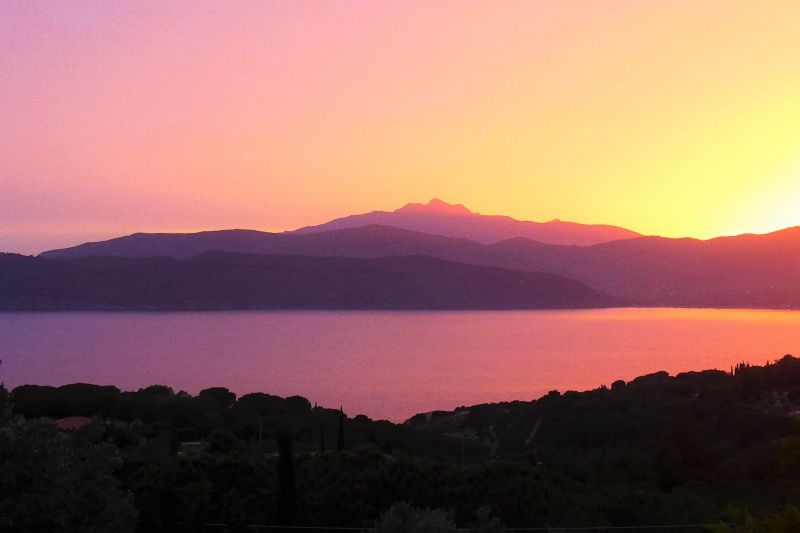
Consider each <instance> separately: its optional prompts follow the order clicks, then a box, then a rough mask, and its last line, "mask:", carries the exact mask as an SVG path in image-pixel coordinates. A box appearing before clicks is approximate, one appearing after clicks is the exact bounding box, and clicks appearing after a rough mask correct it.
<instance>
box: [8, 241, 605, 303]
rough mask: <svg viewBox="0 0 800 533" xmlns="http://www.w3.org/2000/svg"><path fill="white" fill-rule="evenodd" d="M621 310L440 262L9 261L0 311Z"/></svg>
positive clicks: (573, 288)
mask: <svg viewBox="0 0 800 533" xmlns="http://www.w3.org/2000/svg"><path fill="white" fill-rule="evenodd" d="M618 303H619V301H618V300H615V299H613V298H610V297H608V296H606V295H604V294H601V293H599V292H597V291H595V290H593V289H590V288H589V287H587V286H585V285H584V284H582V283H579V282H576V281H572V280H568V279H566V278H563V277H561V276H557V275H554V274H542V273H536V272H513V271H509V270H504V269H501V268H495V267H485V266H476V265H466V264H460V263H453V262H450V261H444V260H441V259H436V258H433V257H423V256H408V257H384V258H377V259H353V258H345V257H307V256H269V255H254V254H236V253H223V252H207V253H205V254H201V255H199V256H197V257H193V258H191V259H185V260H178V259H172V258H168V257H148V258H127V257H87V258H79V259H71V260H67V259H43V258H34V257H26V256H21V255H11V254H0V310H225V309H553V308H557V309H561V308H587V307H609V306H613V305H615V304H618Z"/></svg>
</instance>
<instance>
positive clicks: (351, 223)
mask: <svg viewBox="0 0 800 533" xmlns="http://www.w3.org/2000/svg"><path fill="white" fill-rule="evenodd" d="M371 225H380V226H392V227H395V228H402V229H407V230H411V231H418V232H420V233H430V234H434V235H443V236H445V237H456V238H463V239H470V240H473V241H476V242H479V243H482V244H492V243H496V242H500V241H504V240H507V239H513V238H515V237H524V238H526V239H531V240H533V241H537V242H542V243H546V244H564V245H570V244H575V245H580V246H585V245H589V244H598V243H601V242H608V241H616V240H619V239H630V238H633V237H640V235H639V234H638V233H636V232H634V231H631V230H628V229H624V228H619V227H617V226H608V225H600V224H578V223H576V222H564V221H562V220H551V221H549V222H531V221H522V220H516V219H514V218H511V217H507V216H501V215H481V214H480V213H475V212H472V211H470V210H469V209H467V208H466V207H464V206H463V205H461V204H448V203H447V202H443V201H442V200H439V199H433V200H431V201H430V202H428V203H427V204H417V203H410V204H406V205H405V206H403V207H401V208H400V209H396V210H394V211H372V212H371V213H365V214H361V215H351V216H348V217H343V218H337V219H335V220H331V221H330V222H326V223H324V224H320V225H318V226H309V227H306V228H300V229H298V230H295V233H301V234H302V233H321V232H327V231H333V230H340V229H349V228H360V227H363V226H371Z"/></svg>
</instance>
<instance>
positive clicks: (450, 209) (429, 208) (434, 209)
mask: <svg viewBox="0 0 800 533" xmlns="http://www.w3.org/2000/svg"><path fill="white" fill-rule="evenodd" d="M409 211H413V212H417V213H432V214H440V215H462V216H463V215H473V214H474V213H473V212H472V211H470V210H469V209H467V208H466V207H464V205H462V204H449V203H447V202H445V201H444V200H440V199H438V198H434V199H432V200H431V201H430V202H428V203H427V204H420V203H409V204H406V205H404V206H403V207H401V208H400V209H398V210H397V211H395V212H396V213H402V212H409Z"/></svg>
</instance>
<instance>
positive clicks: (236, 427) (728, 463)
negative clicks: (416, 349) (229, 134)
mask: <svg viewBox="0 0 800 533" xmlns="http://www.w3.org/2000/svg"><path fill="white" fill-rule="evenodd" d="M0 403H2V405H0V409H2V412H3V415H2V422H0V424H1V425H2V428H0V468H1V469H2V470H1V471H2V476H0V530H2V531H11V532H16V531H133V530H134V529H136V530H137V531H143V532H144V531H146V532H159V531H170V532H171V531H206V530H210V529H209V528H210V527H211V526H207V524H226V526H225V527H226V528H227V529H228V530H229V531H238V530H242V528H244V527H245V526H246V525H249V524H269V525H276V524H296V525H306V526H313V525H318V526H319V525H326V526H374V525H376V524H377V525H378V526H379V527H378V530H379V531H397V532H401V531H420V532H424V531H451V530H452V527H453V526H456V525H457V526H459V527H473V528H474V529H475V530H476V531H478V530H480V531H494V530H496V529H497V528H499V527H500V524H501V522H502V523H503V524H505V525H506V526H509V527H532V526H588V525H592V526H604V525H615V526H630V525H637V524H638V525H641V524H703V523H709V524H711V523H713V524H715V525H714V526H713V527H714V528H715V530H716V531H720V532H733V531H737V532H744V531H776V532H779V531H785V532H789V531H797V530H798V529H797V527H798V525H800V513H798V511H797V508H796V507H793V505H794V506H797V505H798V503H800V492H798V479H800V433H798V430H797V422H796V417H797V416H798V414H800V359H795V358H793V357H790V356H786V357H785V358H783V359H781V360H779V361H777V362H775V363H772V364H767V365H765V366H763V367H757V366H753V367H751V366H748V365H739V366H737V367H736V368H735V369H732V372H721V371H705V372H688V373H684V374H679V375H677V376H674V377H670V376H668V375H667V374H666V373H656V374H651V375H648V376H642V377H640V378H637V379H635V380H633V381H631V382H629V383H625V382H622V381H618V382H615V383H613V384H612V385H611V387H608V388H607V387H601V388H598V389H595V390H592V391H587V392H565V393H557V392H552V393H550V394H548V395H546V396H544V397H542V398H540V399H539V400H536V401H532V402H510V403H501V404H491V405H479V406H473V407H465V408H459V409H457V410H455V411H453V412H436V413H431V414H427V415H417V416H415V417H414V418H412V419H411V420H409V421H408V422H407V423H405V424H402V425H396V424H391V423H389V422H385V421H373V420H370V419H368V418H366V417H364V416H357V417H354V418H350V417H347V416H345V414H344V413H343V412H341V411H340V410H333V409H325V408H321V407H318V406H312V405H311V404H310V403H309V402H308V401H307V400H305V399H304V398H300V397H291V398H285V399H283V398H278V397H274V396H269V395H266V394H261V393H256V394H248V395H244V396H242V397H239V398H237V397H236V396H235V395H234V394H233V393H231V392H229V391H228V390H226V389H221V388H214V389H207V390H204V391H202V392H201V393H200V394H199V395H197V396H190V395H188V394H186V393H182V392H179V393H177V394H176V393H174V392H173V391H172V390H171V389H169V388H167V387H164V386H152V387H148V388H146V389H142V390H139V391H136V392H121V391H119V390H118V389H116V388H115V387H100V386H95V385H85V384H74V385H66V386H62V387H58V388H53V387H43V386H35V385H25V386H21V387H17V388H16V389H14V390H13V391H12V392H11V394H10V395H8V394H7V393H6V392H5V390H4V389H3V390H2V391H0ZM67 416H69V417H74V416H84V417H91V419H92V422H91V423H89V424H87V425H86V426H84V427H81V428H79V429H75V430H71V431H60V430H58V429H56V427H55V425H54V423H55V422H54V421H55V420H57V419H61V418H63V417H67ZM400 502H406V503H400ZM437 509H438V511H437ZM409 523H414V524H418V523H425V524H428V525H429V526H426V527H424V528H420V529H414V528H412V527H411V526H408V524H409ZM476 523H478V524H479V525H475V524H476ZM398 524H399V525H398ZM403 524H406V525H405V526H404V525H403ZM415 527H416V526H415Z"/></svg>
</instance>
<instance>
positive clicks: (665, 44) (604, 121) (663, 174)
mask: <svg viewBox="0 0 800 533" xmlns="http://www.w3.org/2000/svg"><path fill="white" fill-rule="evenodd" d="M799 19H800V4H798V3H797V2H791V1H777V2H772V3H770V4H769V5H763V4H759V3H755V2H749V1H743V2H723V1H721V0H705V1H699V2H683V1H678V2H669V3H664V2H657V1H644V2H642V1H622V2H592V3H586V2H578V1H564V2H557V3H546V4H545V3H534V2H523V1H519V2H514V1H512V2H504V3H502V4H497V3H494V2H472V3H463V2H456V1H445V2H437V3H435V4H430V3H426V2H402V3H401V2H396V3H395V2H381V3H376V4H362V3H350V2H326V3H323V4H320V3H313V2H290V3H268V4H262V3H226V4H215V3H204V2H186V3H183V2H177V3H172V4H169V5H164V4H162V3H157V2H141V3H136V4H131V5H127V6H120V5H114V4H108V3H104V2H89V3H81V4H74V3H66V4H62V3H52V4H38V3H37V4H31V3H26V2H15V1H11V2H4V3H3V4H2V5H0V57H2V68H3V76H2V77H0V98H2V101H3V102H4V104H6V105H5V106H4V113H3V116H2V118H0V152H2V154H3V160H4V162H3V168H2V169H1V170H0V250H9V251H26V252H33V251H41V250H42V249H45V248H48V247H55V246H54V244H55V243H59V242H63V245H64V246H66V245H69V244H75V243H76V242H80V241H81V240H89V239H90V238H100V237H101V236H112V235H119V234H124V233H130V232H132V231H176V230H182V231H196V230H203V229H216V228H225V227H249V228H255V229H266V230H282V229H292V228H296V227H300V226H305V225H311V224H317V223H320V222H323V221H325V220H327V219H330V218H334V217H338V216H343V215H347V214H352V213H359V212H365V211H371V210H374V209H382V210H392V209H395V208H397V207H400V206H401V205H403V204H404V203H406V202H410V201H427V200H429V199H430V198H433V197H438V198H442V199H444V200H446V201H449V202H453V203H463V204H464V205H466V206H467V207H469V208H470V209H472V210H474V211H478V212H481V213H486V214H506V215H510V216H513V217H515V218H519V219H527V220H537V221H545V220H550V219H553V218H560V219H562V220H572V221H576V222H585V223H605V224H614V225H619V226H623V227H627V228H630V229H633V230H636V231H639V232H641V233H644V234H659V235H665V236H693V237H699V238H709V237H713V236H716V235H729V234H737V233H745V232H767V231H771V230H775V229H779V228H781V227H787V226H792V225H798V224H800V205H799V204H800V145H798V143H797V140H798V139H800V76H797V72H798V71H800V41H798V40H797V39H796V21H797V20H799Z"/></svg>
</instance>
